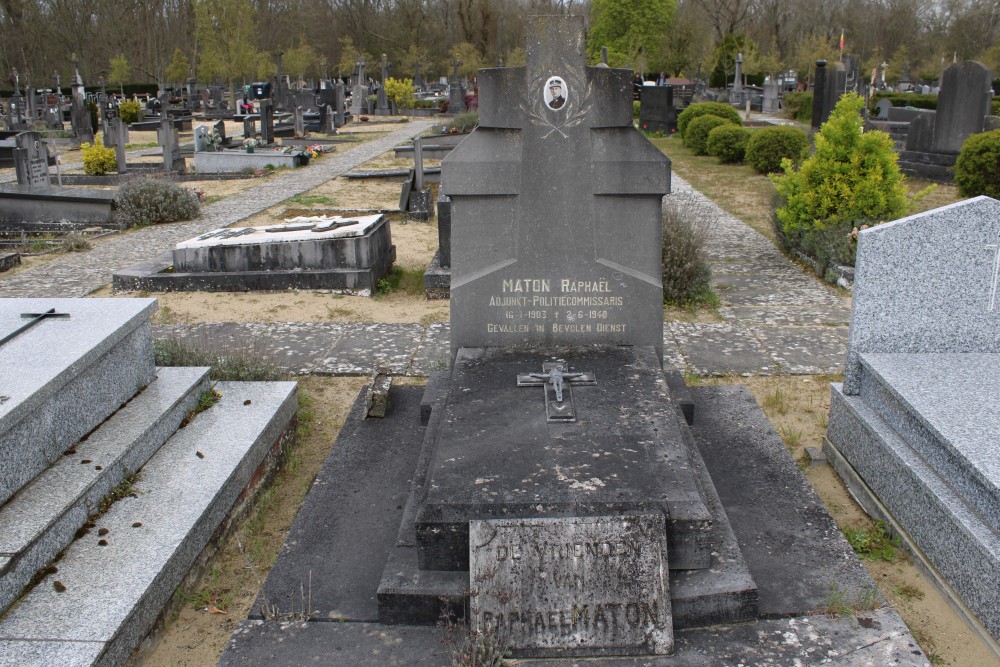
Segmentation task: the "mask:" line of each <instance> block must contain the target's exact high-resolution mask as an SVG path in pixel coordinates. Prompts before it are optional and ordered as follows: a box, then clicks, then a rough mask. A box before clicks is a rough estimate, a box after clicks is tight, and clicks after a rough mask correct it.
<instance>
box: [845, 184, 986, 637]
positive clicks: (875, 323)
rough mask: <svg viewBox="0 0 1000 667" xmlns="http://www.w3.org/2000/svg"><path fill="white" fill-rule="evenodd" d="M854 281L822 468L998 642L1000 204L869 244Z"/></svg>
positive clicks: (974, 206)
mask: <svg viewBox="0 0 1000 667" xmlns="http://www.w3.org/2000/svg"><path fill="white" fill-rule="evenodd" d="M928 248H933V249H934V252H928V251H927V249H928ZM856 267H857V268H856V273H855V280H854V293H853V302H854V305H853V309H852V313H851V328H850V333H849V338H848V357H847V366H846V369H845V373H844V381H843V384H842V385H841V384H834V385H833V398H832V402H831V406H830V417H829V428H828V431H827V442H826V443H825V448H826V449H827V451H828V456H829V457H830V459H831V460H832V461H833V462H834V464H835V465H836V467H837V469H838V471H839V472H840V473H841V476H843V477H844V479H845V481H847V482H848V485H849V486H850V488H851V489H852V490H853V491H854V492H855V495H856V496H857V497H859V498H861V499H862V505H863V506H864V507H865V509H866V510H867V511H868V512H869V513H870V514H872V515H873V516H875V517H876V518H887V517H886V516H885V514H886V512H887V513H888V514H889V515H890V516H891V520H892V522H894V523H896V524H898V525H899V526H900V527H901V528H902V531H903V532H904V533H905V535H906V537H907V539H908V540H909V541H910V542H911V543H913V544H915V545H916V546H917V547H918V548H919V549H920V551H921V552H922V553H923V555H924V556H925V557H926V558H927V559H928V560H929V561H930V563H931V564H932V565H933V567H934V568H935V570H936V571H937V572H939V573H940V574H941V575H942V576H943V578H944V579H945V580H946V581H947V582H948V584H949V585H950V586H951V587H952V588H954V590H955V591H956V592H957V593H958V594H959V595H960V596H961V598H962V599H963V601H964V602H965V604H966V605H967V606H968V607H969V608H970V609H971V610H972V612H973V613H974V614H975V615H976V616H977V617H978V619H979V621H980V622H982V624H983V625H984V626H985V627H986V628H987V630H988V631H989V632H990V633H991V634H992V635H993V637H994V638H996V639H1000V592H998V589H997V586H996V581H997V580H998V578H1000V538H998V537H997V535H998V532H997V531H998V530H1000V469H998V467H997V465H996V461H997V459H996V433H997V432H998V430H1000V423H998V420H997V417H996V415H998V414H1000V398H998V396H1000V387H998V383H997V377H998V374H1000V333H998V332H1000V293H998V286H1000V202H998V201H996V200H994V199H990V198H988V197H976V198H974V199H969V200H966V201H963V202H959V203H957V204H952V205H950V206H945V207H942V208H939V209H935V210H932V211H928V212H925V213H921V214H918V215H914V216H911V217H909V218H904V219H902V220H897V221H895V222H892V223H888V224H883V225H879V226H877V227H873V228H871V229H868V230H865V231H863V232H861V234H860V235H859V239H858V254H857V264H856ZM887 294H891V295H892V298H889V299H887V298H886V296H885V295H887ZM862 482H863V484H862ZM872 494H874V497H872ZM875 497H877V501H876V500H875ZM973 554H975V555H973Z"/></svg>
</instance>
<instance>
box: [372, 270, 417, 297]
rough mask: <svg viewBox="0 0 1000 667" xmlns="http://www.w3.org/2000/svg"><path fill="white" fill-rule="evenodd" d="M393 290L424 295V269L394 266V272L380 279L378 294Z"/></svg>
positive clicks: (388, 292) (410, 294)
mask: <svg viewBox="0 0 1000 667" xmlns="http://www.w3.org/2000/svg"><path fill="white" fill-rule="evenodd" d="M392 292H403V293H404V294H406V295H408V296H424V270H423V269H404V268H402V267H400V266H394V267H392V272H391V273H389V275H388V276H386V277H385V278H382V279H381V280H379V281H378V289H377V294H376V296H381V295H386V294H391V293H392Z"/></svg>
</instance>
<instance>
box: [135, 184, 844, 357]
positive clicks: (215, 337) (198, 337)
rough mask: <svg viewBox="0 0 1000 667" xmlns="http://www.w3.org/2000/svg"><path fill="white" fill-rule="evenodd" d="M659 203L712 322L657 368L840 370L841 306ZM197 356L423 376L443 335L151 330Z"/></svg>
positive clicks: (815, 285)
mask: <svg viewBox="0 0 1000 667" xmlns="http://www.w3.org/2000/svg"><path fill="white" fill-rule="evenodd" d="M665 203H666V205H667V206H670V207H678V208H681V209H684V210H687V211H688V212H692V213H693V218H694V219H697V220H701V221H703V223H704V224H705V231H706V234H707V243H706V249H707V252H708V255H709V258H710V261H711V264H712V272H713V278H712V282H713V285H714V287H715V289H716V291H717V292H718V294H719V296H720V299H721V300H722V302H723V304H724V305H723V306H722V307H721V308H720V315H721V317H722V321H721V322H710V323H704V322H667V323H665V325H664V366H666V367H672V368H676V369H678V370H681V371H691V372H695V373H698V374H700V375H727V374H733V373H735V374H739V375H776V374H822V373H840V372H842V371H843V367H844V361H845V359H846V356H847V325H848V323H849V321H850V314H851V313H850V297H848V296H845V295H844V294H843V293H841V292H839V291H838V290H836V289H833V288H831V287H829V286H827V285H825V284H824V283H822V282H820V281H819V280H817V279H816V278H815V277H813V276H811V275H808V274H806V273H804V272H803V271H802V270H801V269H800V268H798V267H797V266H796V265H794V264H793V263H792V262H790V261H789V260H788V259H787V258H786V257H784V256H783V255H782V254H781V253H780V252H779V251H778V250H777V249H776V248H775V247H774V246H773V245H772V244H771V242H770V241H768V240H767V239H766V238H764V237H763V236H761V235H760V234H759V233H757V232H756V231H754V230H752V229H751V228H750V227H748V226H747V225H746V224H744V223H743V222H741V221H740V220H738V219H737V218H735V217H733V216H731V215H730V214H728V213H726V212H725V211H723V210H722V209H720V208H719V207H718V206H716V205H715V203H714V202H712V201H711V200H710V199H708V198H707V197H706V196H705V195H703V194H701V193H700V192H698V191H697V190H695V189H694V188H692V187H691V186H690V185H689V184H688V183H687V182H686V181H684V180H683V179H682V178H680V177H678V176H676V175H675V176H673V193H672V194H670V195H668V196H667V198H666V200H665ZM154 332H155V335H156V337H157V338H178V339H183V340H184V341H185V342H186V343H188V344H190V345H191V346H193V347H195V348H198V349H211V350H213V351H217V352H225V351H227V350H228V351H242V350H250V351H252V352H253V353H254V354H255V355H260V356H263V357H264V358H267V359H269V360H270V361H271V362H272V363H274V364H276V365H279V366H281V367H283V368H287V369H288V370H290V371H292V372H294V373H296V374H316V375H367V374H369V373H371V372H372V370H374V369H375V368H376V367H388V368H389V369H390V371H391V372H392V373H394V374H399V375H427V374H428V373H430V372H431V371H434V370H440V369H443V368H446V367H447V363H448V355H449V339H450V328H449V325H448V323H447V322H434V323H431V324H426V325H425V324H416V323H413V324H385V323H381V324H371V323H367V324H343V323H294V322H279V323H273V324H262V323H256V324H242V323H234V322H222V323H218V322H217V323H199V324H162V325H156V326H155V328H154Z"/></svg>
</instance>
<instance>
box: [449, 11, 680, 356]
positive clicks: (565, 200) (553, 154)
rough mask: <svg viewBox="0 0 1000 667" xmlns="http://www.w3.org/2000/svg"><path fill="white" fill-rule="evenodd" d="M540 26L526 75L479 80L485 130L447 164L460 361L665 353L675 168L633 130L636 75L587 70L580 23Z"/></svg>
mask: <svg viewBox="0 0 1000 667" xmlns="http://www.w3.org/2000/svg"><path fill="white" fill-rule="evenodd" d="M577 18H578V17H577ZM530 25H531V26H532V27H531V31H532V32H531V34H530V35H529V39H528V54H527V55H528V58H527V66H526V67H519V68H498V69H483V70H480V71H479V94H480V101H481V104H480V117H479V127H478V129H476V131H475V132H473V133H472V134H471V135H469V137H467V138H466V139H465V140H464V141H463V142H462V143H461V144H459V145H458V147H456V148H455V149H454V150H453V151H452V152H451V153H450V154H449V155H448V156H447V157H446V158H445V159H444V160H443V162H442V179H443V181H442V186H441V190H442V192H444V194H445V195H447V196H448V197H450V198H451V200H452V220H453V225H452V278H451V347H452V354H453V356H454V353H456V352H457V351H458V349H459V348H461V347H500V346H502V347H506V348H517V347H522V348H525V347H534V346H556V345H649V346H653V347H655V348H656V350H657V352H658V353H660V354H662V350H663V287H662V282H661V249H660V242H661V228H662V224H663V223H662V218H661V200H662V198H663V195H664V194H665V193H667V192H669V191H670V161H669V160H668V159H667V158H666V157H665V156H664V155H663V153H661V152H660V151H658V150H656V148H654V147H653V146H652V145H651V144H650V143H649V142H648V141H647V140H646V139H645V138H644V137H643V136H642V135H641V134H639V133H638V132H636V131H635V129H633V127H632V100H631V95H630V91H631V86H632V76H631V72H629V71H628V70H621V69H610V68H603V67H586V60H585V56H584V38H583V29H582V22H578V21H576V20H570V19H567V18H559V17H538V18H536V19H534V20H533V22H532V23H531V24H530Z"/></svg>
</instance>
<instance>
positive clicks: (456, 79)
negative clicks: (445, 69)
mask: <svg viewBox="0 0 1000 667" xmlns="http://www.w3.org/2000/svg"><path fill="white" fill-rule="evenodd" d="M464 64H465V62H464V61H462V60H456V61H454V62H453V63H452V64H451V66H452V67H454V68H455V74H454V75H453V76H452V79H453V80H454V81H458V68H459V67H461V66H462V65H464Z"/></svg>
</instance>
